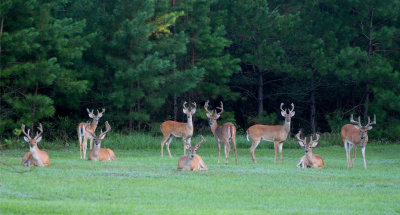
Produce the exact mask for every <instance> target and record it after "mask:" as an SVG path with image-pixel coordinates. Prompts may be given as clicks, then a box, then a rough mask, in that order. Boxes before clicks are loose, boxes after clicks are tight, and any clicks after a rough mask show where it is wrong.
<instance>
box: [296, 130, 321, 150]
mask: <svg viewBox="0 0 400 215" xmlns="http://www.w3.org/2000/svg"><path fill="white" fill-rule="evenodd" d="M300 136H301V130H299V133H297V134H296V139H297V141H298V143H299V145H300V146H301V147H303V148H304V150H305V152H306V153H308V152H309V151H312V149H311V148H314V147H316V146H318V144H319V138H320V135H319V134H318V133H317V134H316V135H315V136H316V138H317V139H315V140H313V136H312V135H311V136H310V141H309V142H307V137H304V139H301V138H300Z"/></svg>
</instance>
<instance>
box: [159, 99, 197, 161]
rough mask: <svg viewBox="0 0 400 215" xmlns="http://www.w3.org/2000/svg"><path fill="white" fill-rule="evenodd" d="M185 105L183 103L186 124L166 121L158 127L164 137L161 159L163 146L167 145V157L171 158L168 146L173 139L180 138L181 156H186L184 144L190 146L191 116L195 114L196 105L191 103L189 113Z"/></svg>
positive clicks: (191, 133)
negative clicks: (181, 142)
mask: <svg viewBox="0 0 400 215" xmlns="http://www.w3.org/2000/svg"><path fill="white" fill-rule="evenodd" d="M186 104H187V102H184V103H183V113H184V114H186V116H187V123H184V122H176V121H171V120H168V121H165V122H163V123H161V125H160V129H161V132H162V133H163V136H164V137H163V139H162V140H161V157H164V144H167V150H168V154H169V157H170V158H172V155H171V152H170V151H169V144H171V142H172V139H173V138H174V137H182V140H183V154H184V155H186V143H187V144H189V145H190V140H191V138H192V135H193V121H192V116H193V114H195V113H196V103H195V102H193V105H194V107H193V108H192V109H191V110H190V111H189V108H188V107H186Z"/></svg>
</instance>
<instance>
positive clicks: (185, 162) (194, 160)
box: [178, 136, 208, 171]
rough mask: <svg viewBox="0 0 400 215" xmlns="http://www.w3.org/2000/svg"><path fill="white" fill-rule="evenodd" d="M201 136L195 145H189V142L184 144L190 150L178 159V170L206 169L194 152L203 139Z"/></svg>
mask: <svg viewBox="0 0 400 215" xmlns="http://www.w3.org/2000/svg"><path fill="white" fill-rule="evenodd" d="M200 137H201V141H200V142H199V143H197V144H196V145H195V146H191V144H190V143H187V144H186V146H185V147H186V149H188V150H189V151H190V153H189V154H188V155H182V156H181V157H180V158H179V160H178V170H192V171H197V170H208V168H207V166H206V164H205V163H204V161H203V159H202V158H201V157H200V156H199V155H197V154H196V152H197V149H198V148H199V147H200V145H201V144H202V143H203V142H204V141H205V140H204V137H203V136H200Z"/></svg>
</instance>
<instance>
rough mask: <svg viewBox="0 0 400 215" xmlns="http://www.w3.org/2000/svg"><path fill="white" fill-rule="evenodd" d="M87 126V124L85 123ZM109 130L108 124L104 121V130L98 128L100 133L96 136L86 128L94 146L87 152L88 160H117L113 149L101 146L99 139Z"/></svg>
mask: <svg viewBox="0 0 400 215" xmlns="http://www.w3.org/2000/svg"><path fill="white" fill-rule="evenodd" d="M87 126H89V125H87ZM110 130H111V126H110V124H108V121H106V131H104V132H103V130H100V135H99V136H96V135H95V134H94V133H92V132H91V131H90V130H87V131H86V132H88V133H89V134H90V135H91V137H92V138H93V139H94V148H93V149H92V150H90V152H89V160H91V161H113V160H117V157H116V156H115V154H114V152H113V150H111V149H107V148H101V140H102V139H104V138H105V137H106V134H107V132H109V131H110Z"/></svg>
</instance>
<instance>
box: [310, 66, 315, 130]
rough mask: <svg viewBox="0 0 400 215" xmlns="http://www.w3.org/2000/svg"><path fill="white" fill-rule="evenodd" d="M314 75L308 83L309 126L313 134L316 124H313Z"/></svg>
mask: <svg viewBox="0 0 400 215" xmlns="http://www.w3.org/2000/svg"><path fill="white" fill-rule="evenodd" d="M314 76H315V74H314V72H313V74H312V76H311V81H310V88H311V93H310V101H311V104H310V124H311V131H312V133H313V134H315V132H316V124H315V77H314Z"/></svg>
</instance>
